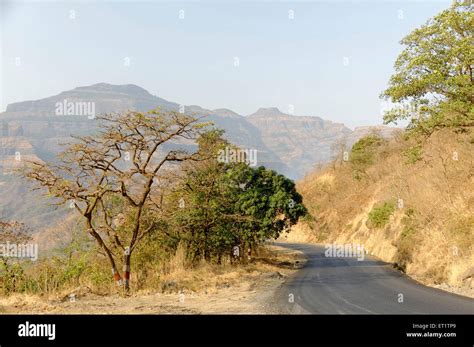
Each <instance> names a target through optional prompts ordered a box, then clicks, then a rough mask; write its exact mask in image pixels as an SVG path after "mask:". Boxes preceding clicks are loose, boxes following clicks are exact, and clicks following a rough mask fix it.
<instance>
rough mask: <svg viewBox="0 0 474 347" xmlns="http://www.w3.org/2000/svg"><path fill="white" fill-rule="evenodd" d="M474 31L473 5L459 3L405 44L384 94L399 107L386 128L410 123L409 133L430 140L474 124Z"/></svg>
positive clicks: (387, 117) (388, 115) (390, 114)
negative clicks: (442, 131)
mask: <svg viewBox="0 0 474 347" xmlns="http://www.w3.org/2000/svg"><path fill="white" fill-rule="evenodd" d="M473 28H474V13H473V12H472V8H471V5H469V4H468V2H466V3H463V4H461V3H459V2H457V1H456V2H453V5H452V6H451V7H450V8H449V9H447V10H445V11H443V12H441V13H440V14H438V15H437V16H435V17H434V18H433V19H430V20H429V21H428V22H427V23H426V24H425V25H423V26H421V27H420V28H418V29H416V30H414V31H413V32H411V33H410V34H409V35H408V36H406V37H405V38H404V39H403V40H402V41H401V43H402V44H403V45H405V49H404V50H403V52H402V53H401V54H400V55H399V56H398V58H397V60H396V62H395V74H394V75H393V76H392V77H391V79H390V82H389V87H388V88H387V89H386V90H385V91H384V92H383V93H382V95H381V96H382V97H384V98H386V99H390V100H391V101H392V102H393V103H398V104H399V107H394V108H393V109H391V110H389V111H388V112H387V113H386V114H385V115H384V121H385V123H396V122H397V121H400V120H403V119H408V120H410V125H409V129H411V130H413V131H414V132H418V133H423V134H426V135H429V134H431V133H432V132H433V131H434V130H435V129H436V128H441V127H463V126H468V125H472V124H474V107H473V98H474V96H473V95H474V93H473V90H474V89H473V71H472V69H473V65H474V45H473V30H474V29H473Z"/></svg>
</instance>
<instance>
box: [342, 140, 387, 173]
mask: <svg viewBox="0 0 474 347" xmlns="http://www.w3.org/2000/svg"><path fill="white" fill-rule="evenodd" d="M384 142H385V140H384V139H383V138H382V137H380V136H378V135H369V136H364V137H362V138H361V139H359V141H357V142H356V143H355V144H354V145H353V146H352V149H351V155H350V163H351V165H352V168H353V169H354V178H355V179H358V180H359V179H361V178H362V175H363V174H365V170H366V169H367V168H368V167H369V166H371V165H372V164H373V163H374V157H375V152H376V150H377V148H379V147H380V146H381V145H382V144H384Z"/></svg>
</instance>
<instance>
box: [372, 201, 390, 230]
mask: <svg viewBox="0 0 474 347" xmlns="http://www.w3.org/2000/svg"><path fill="white" fill-rule="evenodd" d="M395 207H396V205H395V203H394V202H393V201H386V202H384V203H383V204H382V205H379V206H374V207H373V208H372V210H371V211H370V212H369V215H368V222H369V225H370V226H371V227H375V228H382V227H384V226H385V225H387V223H388V221H389V220H390V216H391V215H392V214H393V212H395Z"/></svg>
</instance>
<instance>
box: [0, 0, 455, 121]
mask: <svg viewBox="0 0 474 347" xmlns="http://www.w3.org/2000/svg"><path fill="white" fill-rule="evenodd" d="M0 1H2V7H1V8H0V11H1V13H0V16H1V17H0V23H1V35H2V36H1V38H0V40H1V49H2V54H1V57H2V61H1V88H2V89H1V92H0V97H1V98H0V110H1V111H3V110H5V108H6V105H7V104H9V103H12V102H18V101H24V100H33V99H40V98H44V97H48V96H51V95H54V94H57V93H59V92H61V91H63V90H69V89H72V88H75V87H77V86H84V85H90V84H94V83H99V82H107V83H112V84H128V83H133V84H137V85H139V86H141V87H143V88H145V89H147V90H148V91H149V92H150V93H152V94H154V95H157V96H160V97H162V98H165V99H168V100H170V101H175V102H178V103H181V104H185V105H192V104H197V105H200V106H202V107H205V108H209V109H214V108H222V107H225V108H230V109H232V110H234V111H236V112H238V113H239V114H242V115H248V114H250V113H253V112H254V111H255V110H256V109H257V108H259V107H273V106H275V107H278V108H280V110H282V111H283V112H288V110H289V108H290V105H293V108H294V113H295V114H296V115H307V116H320V117H323V118H325V119H328V120H332V121H336V122H343V123H345V124H347V125H348V126H350V127H354V126H359V125H373V124H380V123H381V113H380V109H381V100H379V98H378V96H379V94H380V92H381V91H382V90H383V89H384V88H385V86H386V85H387V81H388V79H389V77H390V75H391V73H392V72H393V63H394V61H395V58H396V57H397V55H398V54H399V53H400V52H401V49H402V47H401V46H400V45H399V41H400V39H401V38H402V37H403V36H404V35H406V34H408V33H409V32H410V31H411V30H413V29H414V28H416V27H418V26H420V25H421V24H423V23H424V22H426V20H427V19H428V18H430V17H432V16H433V15H435V14H436V13H438V12H440V11H442V10H443V9H445V8H447V7H449V4H450V1H299V2H296V1H225V2H222V1H221V2H218V1H199V0H198V1H187V2H174V1H173V2H172V1H142V2H131V1H108V2H105V1H78V2H65V1H23V2H16V1H13V2H11V1H5V0H0ZM181 10H184V18H182V19H180V18H179V17H180V14H183V12H181V13H180V11H181ZM290 10H293V11H294V19H290V18H289V11H290ZM71 11H74V12H71ZM71 14H74V15H75V18H71ZM400 17H401V18H400ZM18 58H19V59H18ZM127 58H129V62H130V65H129V66H126V62H127ZM235 58H238V62H239V65H238V66H235V64H234V62H235ZM345 58H347V59H345Z"/></svg>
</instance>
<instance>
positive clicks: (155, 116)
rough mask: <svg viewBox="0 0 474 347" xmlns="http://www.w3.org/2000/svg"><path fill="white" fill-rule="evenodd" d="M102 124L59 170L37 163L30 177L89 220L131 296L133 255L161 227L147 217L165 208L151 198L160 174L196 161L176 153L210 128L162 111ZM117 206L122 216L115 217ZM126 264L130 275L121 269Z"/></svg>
mask: <svg viewBox="0 0 474 347" xmlns="http://www.w3.org/2000/svg"><path fill="white" fill-rule="evenodd" d="M97 119H98V120H99V122H100V131H99V132H98V134H97V135H94V136H84V137H76V138H75V139H76V141H74V143H72V144H69V146H68V147H67V148H66V149H65V151H64V152H62V153H61V154H60V156H59V162H58V163H57V164H45V163H38V162H31V163H29V165H28V167H27V169H26V170H25V171H24V173H23V175H24V176H25V177H26V178H28V179H31V180H33V181H34V182H36V183H37V184H38V185H39V187H40V188H46V189H47V191H48V193H49V195H50V196H53V197H55V198H58V199H59V201H60V203H69V204H70V206H71V207H73V208H75V209H76V210H77V211H78V212H79V213H80V214H81V215H82V216H83V217H84V219H85V223H86V228H87V232H88V233H89V234H90V235H92V237H93V238H94V239H95V240H96V241H97V243H98V245H99V246H100V248H101V249H102V250H103V251H104V252H105V255H106V256H107V258H108V260H109V262H110V265H111V267H112V273H113V277H114V280H115V281H116V282H117V284H118V285H121V284H122V283H123V286H124V289H125V290H128V289H129V280H130V264H131V256H132V254H133V251H134V250H135V249H136V247H137V245H138V244H139V242H140V241H141V240H142V239H143V238H144V236H146V235H147V234H149V233H150V232H151V231H153V229H154V228H156V227H157V224H159V223H158V222H157V221H156V219H157V218H149V212H147V209H148V208H150V209H152V208H153V207H155V208H156V207H158V208H159V204H160V203H159V202H157V201H155V200H154V199H153V198H152V196H153V194H152V191H153V190H154V189H155V190H156V189H157V187H158V185H159V181H160V176H159V173H161V172H163V171H166V169H167V167H168V168H169V167H170V166H173V163H175V164H174V166H176V164H177V163H179V162H183V161H186V160H194V159H197V154H196V153H192V154H190V153H188V152H186V151H184V150H180V149H173V148H179V146H181V147H182V146H183V145H185V144H191V142H192V141H191V140H194V139H196V138H197V136H198V135H199V134H200V130H201V129H202V128H204V127H205V125H206V124H203V123H199V122H198V119H196V118H194V117H192V116H189V115H185V114H181V113H177V112H167V113H160V112H159V111H158V110H153V111H150V112H147V113H140V112H127V113H124V114H107V115H103V116H99V117H97ZM117 200H119V201H120V204H121V211H122V212H123V213H120V214H117V213H116V212H117V211H116V209H115V208H114V201H115V202H116V201H117ZM147 215H148V216H147ZM125 216H127V218H125ZM121 257H123V258H122V259H123V260H122V263H123V269H122V271H123V276H122V275H121V273H120V271H119V268H118V265H117V264H118V259H120V258H121ZM122 278H123V281H122Z"/></svg>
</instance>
